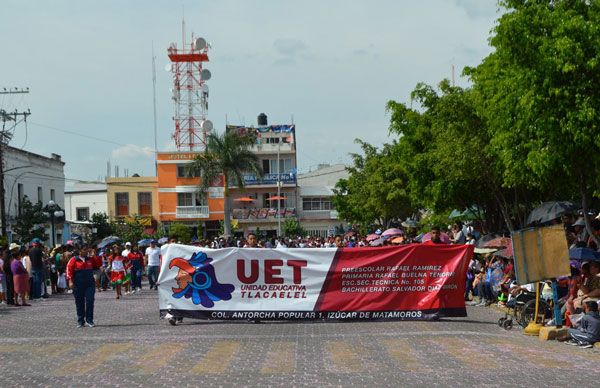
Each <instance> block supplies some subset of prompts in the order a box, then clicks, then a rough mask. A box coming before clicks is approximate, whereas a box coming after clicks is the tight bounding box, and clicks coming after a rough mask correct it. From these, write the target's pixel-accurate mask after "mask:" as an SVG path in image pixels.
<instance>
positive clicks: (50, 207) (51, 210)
mask: <svg viewBox="0 0 600 388" xmlns="http://www.w3.org/2000/svg"><path fill="white" fill-rule="evenodd" d="M64 215H65V212H64V211H63V210H62V209H61V207H60V206H58V205H57V204H56V203H55V202H54V201H48V204H47V205H46V206H45V207H44V216H46V217H47V218H48V219H49V220H50V224H51V225H52V247H53V248H54V247H55V246H56V232H55V231H54V225H55V222H56V220H58V219H61V218H62V217H64Z"/></svg>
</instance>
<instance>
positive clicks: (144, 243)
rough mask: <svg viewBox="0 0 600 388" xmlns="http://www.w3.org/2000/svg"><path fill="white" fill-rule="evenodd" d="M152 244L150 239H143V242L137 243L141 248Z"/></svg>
mask: <svg viewBox="0 0 600 388" xmlns="http://www.w3.org/2000/svg"><path fill="white" fill-rule="evenodd" d="M151 242H152V239H151V238H145V239H143V240H140V241H138V245H139V246H141V247H149V246H150V243H151Z"/></svg>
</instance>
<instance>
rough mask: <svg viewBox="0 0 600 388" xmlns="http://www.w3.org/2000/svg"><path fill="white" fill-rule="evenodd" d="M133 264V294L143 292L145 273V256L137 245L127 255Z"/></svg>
mask: <svg viewBox="0 0 600 388" xmlns="http://www.w3.org/2000/svg"><path fill="white" fill-rule="evenodd" d="M127 258H128V259H129V262H130V263H131V288H132V289H133V293H136V292H140V291H142V274H143V273H144V255H143V254H142V252H140V250H139V249H138V246H137V244H134V245H133V247H132V248H131V252H129V255H127Z"/></svg>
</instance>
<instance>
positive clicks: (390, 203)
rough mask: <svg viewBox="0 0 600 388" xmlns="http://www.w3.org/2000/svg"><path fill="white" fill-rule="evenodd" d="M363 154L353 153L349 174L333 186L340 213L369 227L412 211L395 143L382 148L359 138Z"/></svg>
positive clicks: (384, 224)
mask: <svg viewBox="0 0 600 388" xmlns="http://www.w3.org/2000/svg"><path fill="white" fill-rule="evenodd" d="M356 142H357V143H358V144H360V146H361V148H362V150H363V154H364V155H361V154H351V156H352V159H353V166H351V167H348V169H347V170H348V172H349V173H350V177H349V178H348V179H341V180H340V181H338V183H337V184H336V186H335V188H334V190H333V191H334V196H333V204H334V206H335V209H336V210H337V211H338V213H339V215H340V217H341V218H342V219H344V220H346V221H348V222H350V223H356V224H360V225H361V226H363V227H367V228H368V227H370V226H371V225H372V224H374V223H378V224H379V225H383V226H384V227H387V226H388V225H389V223H390V222H391V221H393V220H398V219H403V218H404V217H406V216H408V215H410V214H411V212H412V209H413V206H412V204H411V201H410V199H409V197H408V195H407V191H406V185H407V178H408V176H407V175H406V171H405V168H404V166H403V165H402V164H400V163H397V157H398V153H397V152H396V151H397V149H395V147H394V145H393V144H392V145H390V144H385V145H384V146H383V149H381V150H379V149H378V148H377V147H374V146H372V145H371V144H369V143H366V142H364V141H362V140H360V139H357V140H356Z"/></svg>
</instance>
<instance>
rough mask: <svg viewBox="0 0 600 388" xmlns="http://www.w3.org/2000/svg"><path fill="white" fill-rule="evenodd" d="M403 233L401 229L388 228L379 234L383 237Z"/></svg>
mask: <svg viewBox="0 0 600 388" xmlns="http://www.w3.org/2000/svg"><path fill="white" fill-rule="evenodd" d="M403 234H404V232H403V231H402V229H398V228H390V229H387V230H386V231H385V232H383V233H382V234H381V235H382V236H384V237H385V236H401V235H403Z"/></svg>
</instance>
